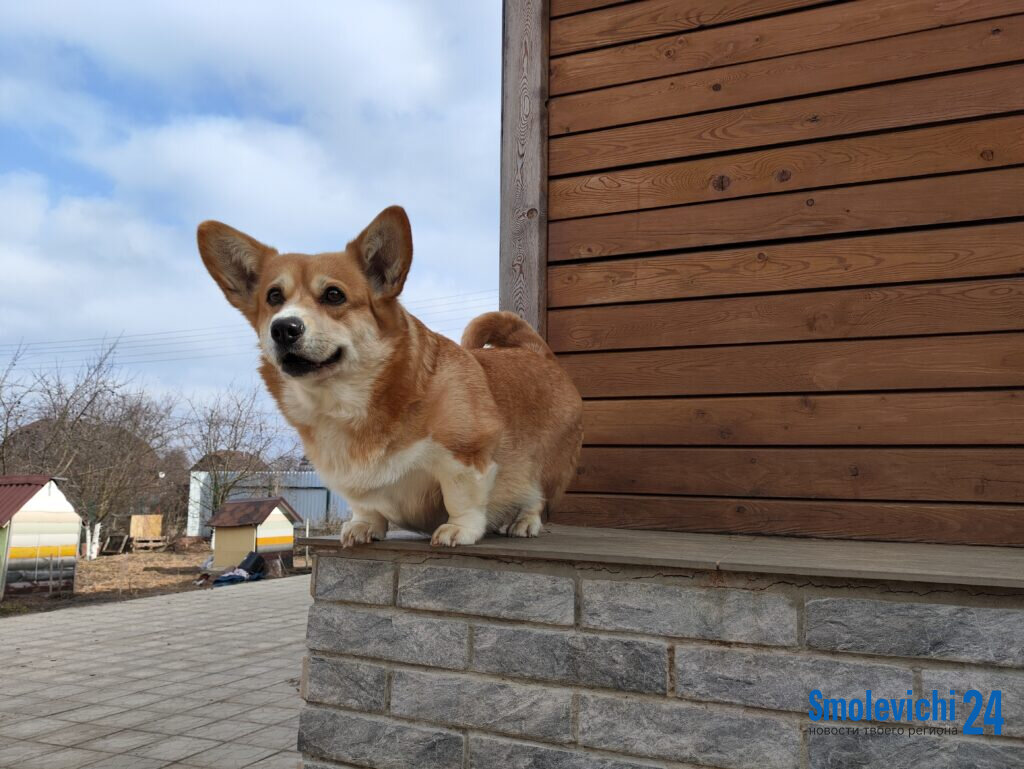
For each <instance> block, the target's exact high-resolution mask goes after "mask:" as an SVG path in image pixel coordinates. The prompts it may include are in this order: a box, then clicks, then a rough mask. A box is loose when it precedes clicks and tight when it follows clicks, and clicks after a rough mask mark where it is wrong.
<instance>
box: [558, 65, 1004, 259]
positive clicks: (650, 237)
mask: <svg viewBox="0 0 1024 769" xmlns="http://www.w3.org/2000/svg"><path fill="white" fill-rule="evenodd" d="M1022 82H1024V81H1022ZM1021 92H1022V93H1024V89H1021ZM1020 216H1024V167H1016V168H1007V169H1002V170H997V171H985V172H975V173H969V174H962V175H957V176H935V177H926V178H924V179H910V180H906V181H898V182H880V183H875V184H864V185H858V186H853V187H832V188H826V189H818V190H811V191H808V192H790V193H785V194H780V195H766V196H763V197H755V198H748V199H742V200H723V201H719V202H715V203H706V204H704V205H700V206H677V207H672V208H656V209H651V210H648V211H637V212H635V213H627V214H610V215H608V216H598V217H587V218H583V219H563V220H561V221H558V222H552V223H551V224H550V225H549V226H548V261H550V262H564V261H568V260H571V259H591V258H594V257H603V256H620V255H623V254H638V253H644V252H648V251H663V250H668V249H677V248H701V247H705V246H717V245H726V244H729V243H743V242H751V241H759V240H782V239H786V238H799V237H808V236H819V235H833V234H841V233H848V232H864V231H866V230H888V229H896V228H901V227H915V226H918V227H919V226H926V225H935V224H952V223H959V222H971V221H977V220H981V219H997V218H1011V217H1020Z"/></svg>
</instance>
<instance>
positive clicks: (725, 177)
mask: <svg viewBox="0 0 1024 769" xmlns="http://www.w3.org/2000/svg"><path fill="white" fill-rule="evenodd" d="M1020 163H1024V115H1013V116H1011V117H1000V118H992V119H988V120H975V121H972V122H970V123H955V124H946V125H939V126H930V127H928V128H919V129H912V130H908V131H898V132H895V133H886V134H873V135H869V136H859V137H854V138H845V139H835V140H832V141H825V142H815V143H811V144H803V145H796V146H787V147H774V148H771V149H764V150H754V151H751V152H743V153H739V154H735V155H722V156H716V157H711V158H700V159H697V160H684V161H681V162H676V163H664V164H660V165H654V166H643V167H640V168H627V169H621V170H618V171H600V172H597V173H591V174H585V175H582V176H570V177H565V178H561V179H553V180H551V182H550V184H549V186H548V216H549V218H550V219H552V220H554V219H568V218H573V217H580V216H597V215H600V214H613V213H618V212H621V211H640V210H642V209H645V208H660V207H664V206H677V205H688V204H690V203H706V202H708V201H713V200H729V199H732V198H741V197H750V196H754V195H767V194H774V193H780V192H790V191H794V190H809V189H814V188H816V187H833V186H839V185H843V184H856V183H859V182H872V181H881V180H885V179H899V178H911V177H915V176H929V175H933V174H945V173H956V172H960V171H975V170H978V169H982V168H1000V167H1005V166H1010V165H1016V164H1020Z"/></svg>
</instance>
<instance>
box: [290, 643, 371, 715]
mask: <svg viewBox="0 0 1024 769" xmlns="http://www.w3.org/2000/svg"><path fill="white" fill-rule="evenodd" d="M305 675H306V682H307V683H306V700H308V701H309V702H322V703H324V704H327V705H340V706H342V707H346V708H354V709H355V710H365V711H368V712H371V713H382V712H383V711H384V709H385V707H386V706H387V690H388V669H387V668H385V667H382V666H380V665H370V664H367V663H364V662H357V661H354V660H345V659H335V658H330V657H319V656H316V655H311V656H310V658H309V663H308V669H307V672H306V674H305Z"/></svg>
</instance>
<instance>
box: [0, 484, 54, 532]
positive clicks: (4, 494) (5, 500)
mask: <svg viewBox="0 0 1024 769" xmlns="http://www.w3.org/2000/svg"><path fill="white" fill-rule="evenodd" d="M49 482H50V476H48V475H3V476H0V526H3V525H4V524H6V523H7V522H8V521H10V520H11V518H13V517H14V514H15V513H16V512H18V511H19V510H21V508H22V506H24V504H25V503H26V502H28V501H29V500H30V499H32V497H33V496H34V495H35V493H36V492H37V491H39V489H41V488H43V486H45V485H46V484H47V483H49Z"/></svg>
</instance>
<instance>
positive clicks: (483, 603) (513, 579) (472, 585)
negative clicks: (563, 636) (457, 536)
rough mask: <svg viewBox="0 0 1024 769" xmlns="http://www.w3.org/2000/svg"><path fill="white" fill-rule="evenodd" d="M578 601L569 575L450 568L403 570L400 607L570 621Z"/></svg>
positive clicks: (538, 620)
mask: <svg viewBox="0 0 1024 769" xmlns="http://www.w3.org/2000/svg"><path fill="white" fill-rule="evenodd" d="M575 600H576V599H575V587H574V585H573V581H572V580H571V579H569V578H568V577H558V576H551V575H548V574H529V573H525V572H516V571H496V570H494V569H469V568H453V567H448V566H408V565H403V566H402V567H401V569H400V571H399V581H398V605H399V606H403V607H406V608H414V609H432V610H435V611H446V612H454V613H459V614H476V615H480V616H484V617H501V618H503V619H519V620H526V621H529V622H544V623H550V624H555V625H571V624H572V623H573V614H574V612H575Z"/></svg>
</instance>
